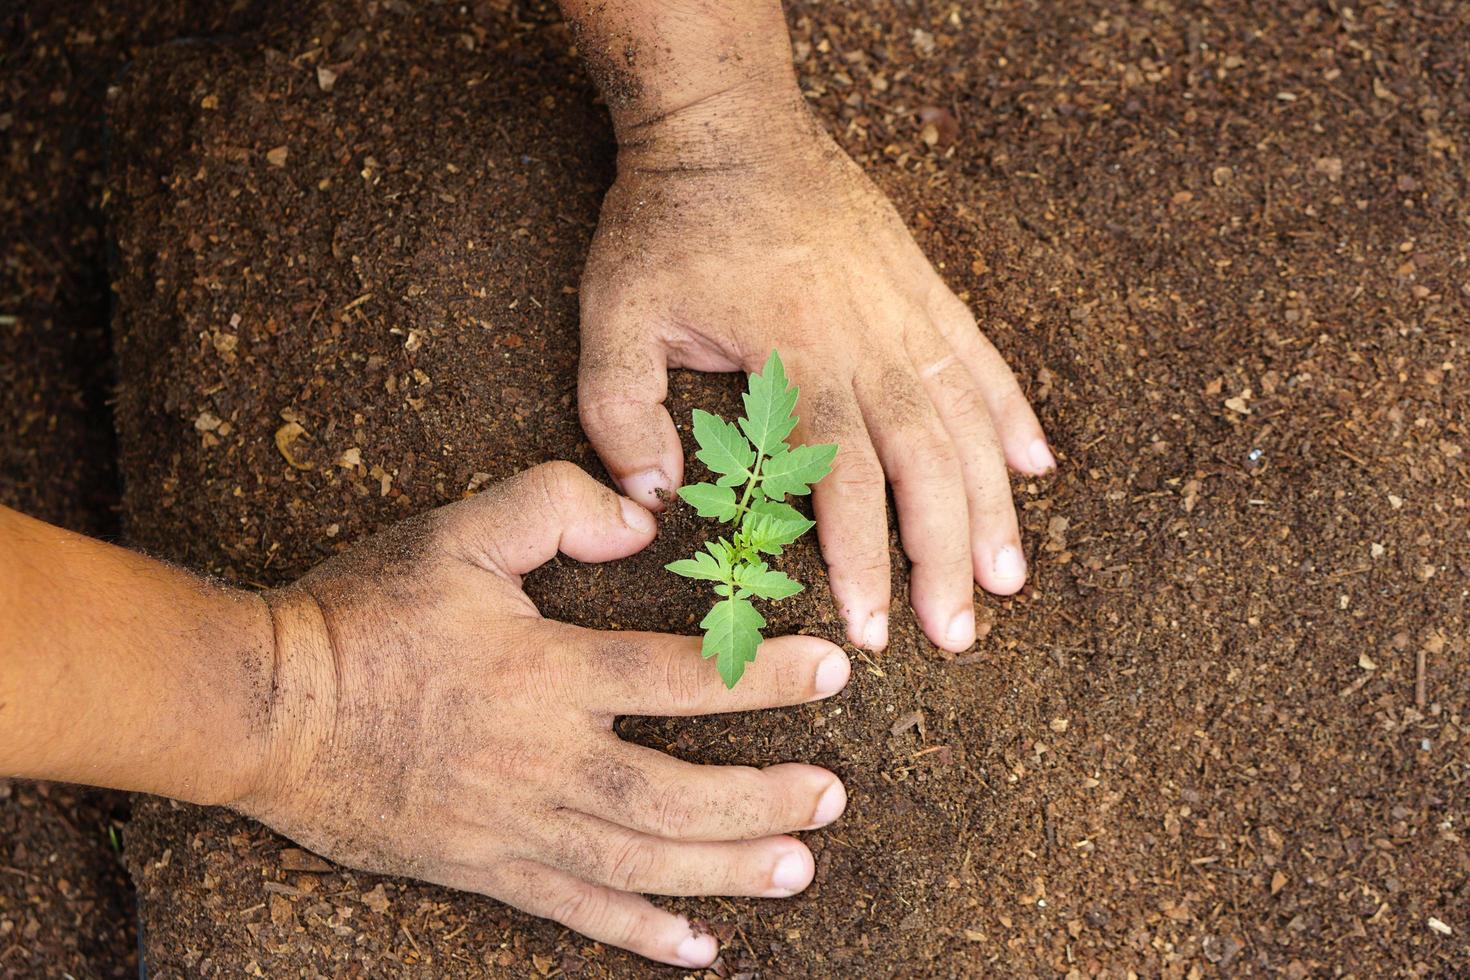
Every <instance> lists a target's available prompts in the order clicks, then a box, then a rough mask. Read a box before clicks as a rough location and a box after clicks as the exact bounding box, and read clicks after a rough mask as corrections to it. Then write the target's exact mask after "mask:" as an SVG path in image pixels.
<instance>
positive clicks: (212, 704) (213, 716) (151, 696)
mask: <svg viewBox="0 0 1470 980" xmlns="http://www.w3.org/2000/svg"><path fill="white" fill-rule="evenodd" d="M0 625H3V630H0V775H9V776H22V777H31V778H38V779H53V780H63V781H67V782H78V783H88V784H92V785H99V786H110V787H115V788H118V789H127V790H137V791H142V792H149V793H157V794H160V795H165V796H171V797H176V798H179V799H185V800H190V801H193V802H198V803H225V802H230V801H232V800H235V799H238V798H239V797H240V796H241V795H243V794H244V793H246V792H248V791H249V789H250V787H251V784H252V781H253V780H254V779H255V778H256V776H257V769H258V767H259V765H260V762H259V760H262V759H264V758H265V743H266V739H267V731H268V722H269V706H270V701H271V678H272V676H273V651H274V640H273V634H274V631H273V629H272V626H271V617H270V613H269V611H268V610H267V608H266V604H265V602H264V601H263V600H262V599H261V598H260V597H259V596H256V595H253V594H250V593H247V592H243V591H238V590H233V589H226V588H222V587H219V586H217V585H214V584H212V583H209V582H206V581H204V580H202V579H200V578H198V577H196V576H193V575H189V574H187V573H185V572H182V571H180V570H178V569H175V568H171V567H169V566H167V565H165V564H163V563H161V562H156V561H152V560H150V559H147V558H145V557H143V556H141V555H137V554H134V553H132V552H129V551H126V550H124V549H122V548H116V547H113V546H111V545H107V544H104V543H102V542H99V541H95V540H92V539H89V538H86V537H83V536H81V535H77V534H72V533H70V532H67V531H63V530H61V529H59V528H55V527H51V526H50V525H47V524H43V523H41V522H40V521H35V520H31V519H30V518H27V517H24V516H22V515H20V514H18V513H16V512H14V511H11V510H8V509H6V508H4V507H0Z"/></svg>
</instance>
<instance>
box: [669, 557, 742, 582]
mask: <svg viewBox="0 0 1470 980" xmlns="http://www.w3.org/2000/svg"><path fill="white" fill-rule="evenodd" d="M664 568H667V569H668V570H669V571H671V572H673V573H674V574H675V575H682V576H684V577H685V578H695V579H702V580H704V581H707V582H723V581H725V579H726V578H728V577H729V574H728V569H727V568H721V567H720V563H719V562H717V561H715V560H714V559H713V558H712V557H710V556H709V555H707V554H705V553H704V552H702V551H699V552H695V554H694V557H693V558H680V559H679V560H678V561H671V562H669V563H668V564H667V565H665V566H664Z"/></svg>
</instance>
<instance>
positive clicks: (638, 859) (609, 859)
mask: <svg viewBox="0 0 1470 980" xmlns="http://www.w3.org/2000/svg"><path fill="white" fill-rule="evenodd" d="M657 860H658V858H657V856H656V855H655V854H654V850H653V848H652V847H650V846H649V845H648V844H647V843H646V842H645V841H642V840H639V839H638V838H637V837H633V836H627V837H624V838H623V839H622V840H620V841H617V842H616V843H615V844H613V845H612V846H611V847H610V848H608V851H607V854H606V856H605V861H606V865H605V871H604V877H605V879H606V881H607V884H608V887H610V888H616V889H617V890H618V891H625V892H626V891H640V890H641V889H640V887H639V885H640V884H641V883H643V882H646V881H648V879H649V874H650V872H652V871H653V868H654V865H655V864H656V862H657Z"/></svg>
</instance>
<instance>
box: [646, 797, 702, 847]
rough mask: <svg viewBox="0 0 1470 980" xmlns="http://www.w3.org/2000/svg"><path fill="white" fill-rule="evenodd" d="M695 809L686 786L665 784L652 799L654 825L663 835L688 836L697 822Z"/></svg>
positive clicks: (673, 836) (695, 806)
mask: <svg viewBox="0 0 1470 980" xmlns="http://www.w3.org/2000/svg"><path fill="white" fill-rule="evenodd" d="M697 809H698V808H697V805H696V804H695V803H694V801H693V798H692V794H691V793H690V791H689V789H688V787H685V786H680V785H677V784H676V785H670V786H665V787H663V788H662V789H660V790H659V791H658V795H657V797H656V798H655V800H654V814H655V817H654V819H655V824H654V825H655V826H656V827H658V828H659V832H660V833H662V834H663V835H664V836H665V837H672V838H682V837H685V836H688V834H689V832H690V831H691V830H693V829H694V827H695V825H696V823H697V822H698V815H697V812H696V811H697Z"/></svg>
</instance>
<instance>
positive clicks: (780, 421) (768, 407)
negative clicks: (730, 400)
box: [740, 351, 797, 456]
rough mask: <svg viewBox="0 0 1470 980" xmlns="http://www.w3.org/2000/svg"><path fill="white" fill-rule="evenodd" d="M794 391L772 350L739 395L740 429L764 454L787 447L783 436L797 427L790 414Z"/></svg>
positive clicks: (771, 454)
mask: <svg viewBox="0 0 1470 980" xmlns="http://www.w3.org/2000/svg"><path fill="white" fill-rule="evenodd" d="M796 392H797V389H795V388H792V387H789V386H788V385H787V382H786V368H785V366H784V365H782V363H781V355H780V354H779V353H777V352H776V351H771V356H770V357H769V358H767V359H766V366H765V367H764V368H763V369H762V370H761V372H760V373H759V374H752V375H751V376H750V387H749V390H748V391H747V392H746V393H745V394H744V395H743V396H742V398H743V399H744V401H745V417H744V418H742V419H741V420H740V428H742V429H744V430H745V434H746V435H747V436H749V437H750V441H751V442H753V443H755V448H756V449H759V450H760V451H761V452H763V453H765V454H766V455H767V456H774V455H776V453H778V452H780V451H781V450H783V449H785V448H786V441H785V440H786V437H787V436H788V435H790V434H791V430H792V429H793V428H794V427H795V426H796V417H795V416H794V415H792V414H791V413H792V411H793V410H795V408H796Z"/></svg>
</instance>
